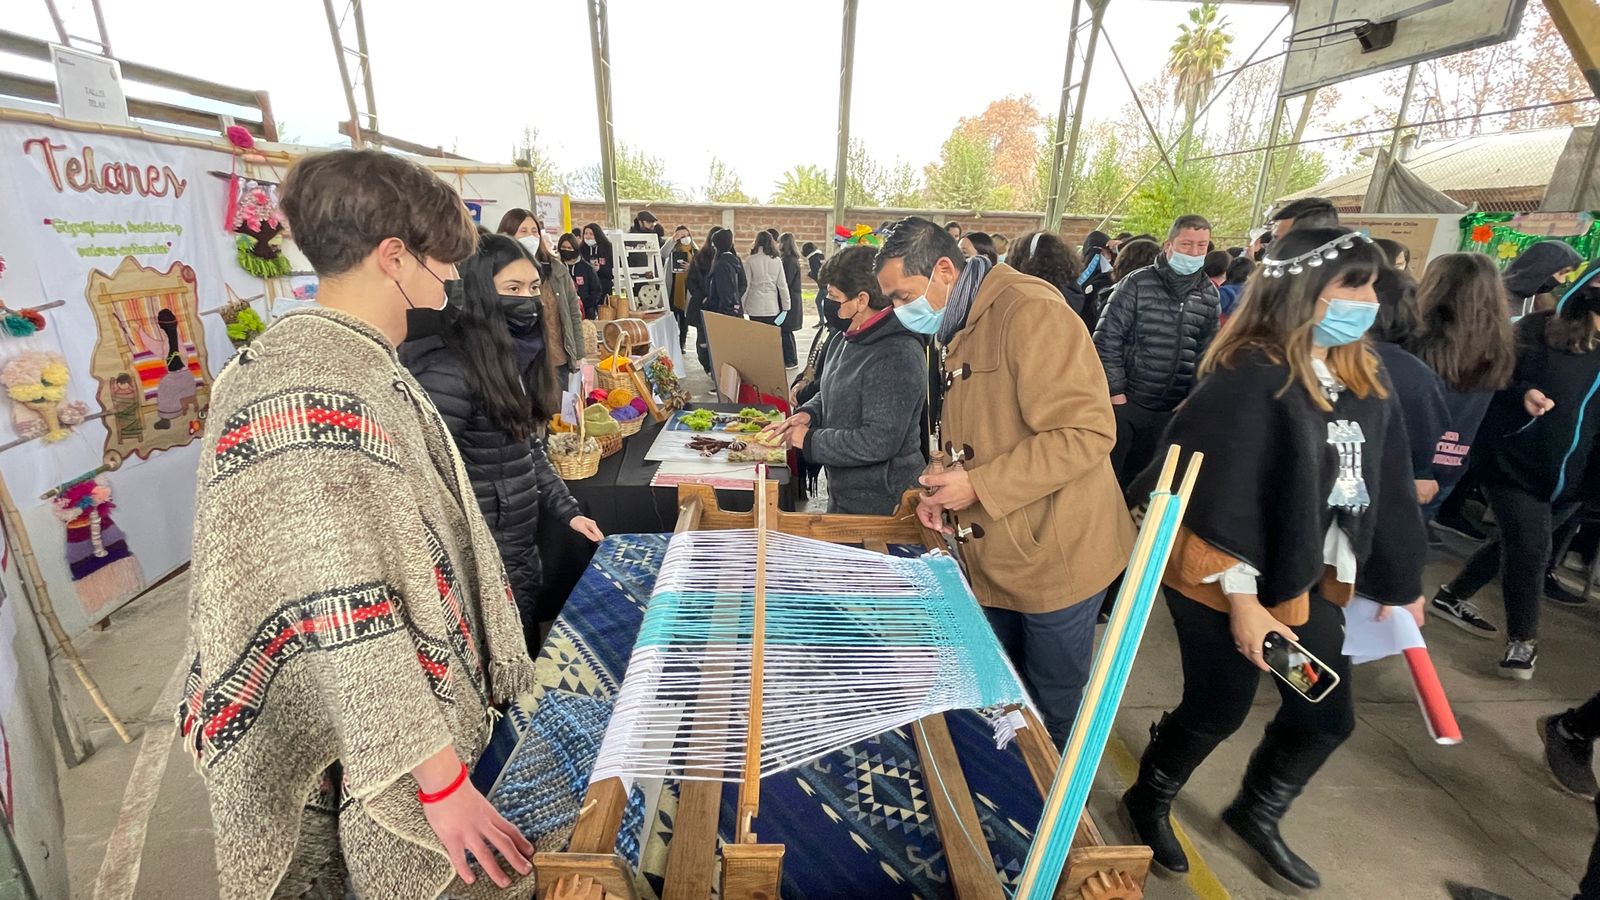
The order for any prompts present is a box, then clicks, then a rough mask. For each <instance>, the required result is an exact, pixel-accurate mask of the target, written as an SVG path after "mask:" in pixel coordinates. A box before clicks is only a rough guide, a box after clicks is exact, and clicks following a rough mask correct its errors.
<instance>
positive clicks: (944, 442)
mask: <svg viewBox="0 0 1600 900" xmlns="http://www.w3.org/2000/svg"><path fill="white" fill-rule="evenodd" d="M875 269H876V271H877V275H878V284H879V286H880V287H881V288H882V289H883V293H884V295H885V296H887V297H888V298H889V299H890V301H891V302H892V303H893V304H894V307H895V314H896V315H897V316H898V317H899V318H900V321H901V323H902V324H904V325H905V326H906V327H907V328H909V329H911V330H912V331H917V332H920V333H923V334H928V335H933V336H935V339H936V340H935V344H936V348H937V354H938V357H939V359H940V374H941V378H940V380H939V385H940V387H941V388H942V390H941V393H942V395H943V402H942V404H940V406H939V409H940V412H939V415H938V416H937V418H936V419H935V433H934V442H935V444H936V445H937V446H938V447H940V448H941V449H942V450H944V452H945V453H946V454H947V457H948V459H950V460H951V462H952V468H951V469H949V470H948V471H946V472H944V473H942V474H930V475H924V476H923V478H922V484H923V485H925V486H926V487H927V488H928V489H929V491H930V494H929V496H928V497H927V498H926V499H924V500H923V502H922V504H921V505H920V506H919V507H918V516H919V517H920V518H921V519H922V521H923V524H925V525H927V526H929V527H930V528H935V529H942V530H943V531H945V532H946V533H948V534H951V535H953V536H954V538H955V540H956V541H957V542H958V543H959V546H960V553H961V558H962V562H963V563H964V565H965V568H966V573H967V578H968V580H969V581H970V582H971V584H972V590H973V593H974V594H975V595H976V596H977V598H978V602H979V603H981V604H982V605H983V606H984V608H985V612H986V613H987V615H988V617H989V622H990V624H991V625H992V626H993V628H994V630H995V634H996V635H997V636H998V637H999V639H1000V643H1001V644H1002V645H1003V646H1004V647H1005V648H1006V652H1007V654H1008V655H1009V656H1010V657H1011V659H1012V661H1013V663H1014V664H1015V665H1016V667H1017V671H1018V672H1019V673H1020V674H1021V675H1022V677H1023V679H1024V681H1025V683H1026V684H1027V685H1028V689H1029V691H1030V692H1031V693H1032V694H1033V696H1034V699H1035V700H1036V701H1037V702H1038V705H1039V709H1040V711H1041V712H1042V713H1043V714H1044V721H1045V727H1046V728H1047V729H1048V730H1049V732H1050V736H1051V737H1052V738H1053V739H1054V740H1055V741H1056V743H1057V745H1058V746H1060V745H1062V744H1064V742H1065V740H1066V737H1067V735H1068V733H1069V732H1070V731H1071V728H1072V720H1073V718H1074V716H1076V715H1077V711H1078V705H1079V702H1080V701H1081V699H1082V697H1083V686H1084V684H1085V682H1086V681H1087V679H1088V673H1089V663H1090V660H1091V657H1092V656H1093V652H1094V646H1093V643H1094V626H1095V618H1096V615H1097V613H1098V612H1099V609H1100V602H1101V599H1102V598H1103V596H1104V594H1105V590H1106V587H1107V585H1109V584H1110V583H1111V581H1112V579H1114V578H1115V577H1116V576H1117V574H1118V573H1119V572H1121V571H1122V568H1123V566H1124V564H1125V562H1126V560H1127V558H1128V552H1129V550H1130V549H1131V548H1132V546H1133V523H1132V522H1131V521H1130V520H1129V519H1128V513H1127V508H1126V505H1125V504H1124V503H1123V501H1122V493H1121V490H1120V489H1119V488H1118V487H1117V481H1116V476H1115V474H1114V473H1113V472H1112V469H1111V460H1110V456H1111V448H1112V446H1113V445H1114V444H1115V441H1116V423H1115V420H1114V418H1113V416H1112V411H1111V403H1110V400H1109V397H1110V392H1109V391H1108V390H1107V387H1106V380H1105V373H1104V372H1103V371H1102V370H1101V367H1100V364H1099V360H1098V358H1097V357H1096V355H1095V351H1094V345H1093V343H1092V342H1091V341H1090V339H1089V332H1088V330H1087V329H1086V328H1085V327H1084V325H1083V321H1082V320H1081V319H1079V318H1078V317H1077V316H1076V315H1075V314H1073V312H1072V310H1071V309H1069V308H1068V307H1067V306H1066V304H1064V303H1062V302H1061V295H1060V294H1059V293H1058V292H1057V291H1056V290H1055V289H1054V288H1052V287H1051V286H1050V285H1049V284H1048V283H1046V282H1044V281H1042V280H1040V279H1037V278H1033V277H1030V276H1027V275H1023V274H1022V273H1020V272H1018V271H1017V270H1015V269H1013V268H1011V267H1010V266H1007V265H1003V264H1002V265H999V266H994V267H991V266H990V264H989V261H988V260H986V259H983V258H981V257H974V258H972V259H963V258H962V256H961V250H960V248H959V247H958V246H957V244H956V240H955V238H953V237H951V236H950V234H949V232H947V231H946V230H945V229H943V228H941V227H940V226H939V225H938V224H936V223H934V222H930V221H928V220H927V219H922V218H918V217H915V216H913V217H911V218H907V219H902V220H901V221H899V222H897V223H895V224H894V225H893V226H892V227H891V228H890V230H889V235H888V237H887V238H886V239H885V241H884V244H883V247H882V249H880V250H879V251H878V256H877V261H876V263H875Z"/></svg>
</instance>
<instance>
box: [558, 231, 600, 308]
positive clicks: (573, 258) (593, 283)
mask: <svg viewBox="0 0 1600 900" xmlns="http://www.w3.org/2000/svg"><path fill="white" fill-rule="evenodd" d="M582 248H583V241H582V240H581V239H579V238H576V237H573V236H572V235H570V234H563V235H562V236H561V239H560V240H558V241H556V253H557V254H558V255H559V256H560V257H561V264H562V265H563V266H566V268H567V274H568V275H570V276H572V284H573V286H574V287H576V288H577V290H578V300H579V301H581V302H582V303H583V317H584V318H585V319H593V318H594V317H596V316H598V315H600V307H601V306H602V305H604V304H605V302H606V289H605V287H604V286H603V285H602V284H601V283H600V275H599V273H597V272H595V270H594V266H592V265H590V264H589V261H588V260H587V259H584V258H583V249H582Z"/></svg>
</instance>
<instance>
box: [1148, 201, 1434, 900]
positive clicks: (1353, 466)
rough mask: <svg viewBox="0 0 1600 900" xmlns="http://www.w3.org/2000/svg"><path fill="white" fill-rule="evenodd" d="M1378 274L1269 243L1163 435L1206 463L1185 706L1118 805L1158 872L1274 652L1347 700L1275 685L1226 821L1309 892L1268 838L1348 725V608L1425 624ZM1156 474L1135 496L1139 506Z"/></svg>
mask: <svg viewBox="0 0 1600 900" xmlns="http://www.w3.org/2000/svg"><path fill="white" fill-rule="evenodd" d="M1384 265H1385V263H1384V261H1383V259H1382V256H1381V253H1380V251H1379V250H1378V249H1377V248H1376V247H1374V246H1373V245H1372V244H1371V242H1370V241H1368V240H1367V239H1366V238H1365V237H1363V236H1361V235H1358V234H1353V233H1351V232H1348V231H1345V230H1343V229H1339V228H1305V229H1295V230H1294V231H1292V232H1290V233H1289V234H1287V235H1286V236H1284V237H1283V238H1281V239H1279V240H1277V241H1274V242H1273V243H1272V245H1271V247H1270V248H1269V251H1268V255H1267V256H1266V258H1265V259H1264V260H1263V271H1261V272H1258V273H1257V274H1256V276H1255V277H1254V278H1253V279H1251V281H1250V283H1249V286H1248V287H1246V289H1245V296H1244V299H1243V300H1242V301H1241V303H1240V305H1239V307H1238V309H1237V310H1236V311H1235V313H1234V316H1233V317H1232V318H1231V319H1229V320H1228V324H1227V327H1225V328H1224V329H1223V330H1222V332H1221V334H1219V335H1218V336H1217V338H1216V340H1215V341H1214V342H1213V343H1212V345H1211V348H1210V349H1209V350H1208V351H1207V352H1206V355H1205V357H1204V359H1203V360H1202V362H1201V367H1200V373H1201V376H1202V379H1201V381H1200V382H1199V384H1198V385H1197V386H1196V387H1195V390H1194V392H1193V393H1192V394H1190V395H1189V399H1188V400H1187V402H1185V404H1184V405H1183V406H1182V407H1179V409H1178V412H1177V414H1176V415H1175V416H1174V417H1173V420H1172V423H1171V425H1170V426H1169V427H1168V429H1167V433H1166V440H1167V442H1169V443H1172V444H1177V445H1179V446H1180V447H1182V448H1183V450H1184V451H1185V452H1192V451H1201V452H1204V453H1205V462H1204V464H1203V466H1202V468H1201V470H1200V477H1199V480H1198V482H1197V483H1196V485H1195V490H1194V494H1193V497H1192V499H1191V501H1190V504H1189V508H1188V511H1187V513H1186V515H1185V517H1184V522H1183V529H1182V530H1181V531H1180V533H1179V535H1178V539H1177V543H1176V545H1175V547H1174V550H1173V555H1172V559H1171V562H1170V563H1169V564H1168V566H1167V570H1166V573H1165V576H1164V578H1163V583H1164V586H1165V593H1166V600H1167V608H1168V609H1169V610H1171V612H1172V619H1173V624H1174V625H1176V627H1177V632H1178V649H1179V653H1180V655H1181V657H1182V663H1183V699H1182V701H1181V702H1180V703H1179V704H1178V707H1177V708H1176V709H1174V710H1173V711H1172V712H1170V713H1167V714H1164V715H1163V716H1162V717H1161V721H1160V722H1159V723H1157V724H1156V725H1154V726H1152V727H1151V729H1150V732H1151V740H1150V744H1149V746H1148V747H1147V748H1146V750H1145V752H1144V758H1143V759H1142V760H1141V761H1140V764H1139V779H1138V781H1137V782H1136V783H1135V784H1134V785H1133V787H1132V788H1130V789H1129V790H1128V792H1127V793H1126V794H1124V795H1123V798H1122V802H1123V805H1124V807H1125V808H1126V810H1127V812H1128V814H1129V817H1130V818H1131V819H1132V822H1133V825H1134V827H1135V828H1136V830H1137V831H1138V833H1139V836H1140V839H1141V840H1142V841H1143V842H1144V843H1146V844H1149V845H1150V847H1151V848H1152V849H1153V850H1154V851H1155V861H1156V863H1157V864H1159V865H1161V866H1162V867H1164V868H1166V869H1168V870H1170V871H1173V872H1186V871H1188V865H1189V864H1188V859H1187V858H1186V857H1185V855H1184V852H1183V848H1182V847H1181V846H1180V845H1179V843H1178V841H1177V839H1176V838H1175V836H1174V835H1173V831H1172V826H1171V823H1170V821H1169V819H1168V815H1169V812H1170V810H1171V805H1172V801H1173V798H1174V797H1176V796H1177V794H1178V791H1179V790H1180V789H1182V787H1183V785H1184V782H1186V781H1187V780H1188V778H1189V776H1190V774H1191V773H1193V772H1194V770H1195V769H1196V768H1197V767H1198V766H1199V765H1200V764H1201V763H1202V762H1204V761H1205V759H1206V757H1207V755H1209V754H1210V753H1211V751H1212V750H1214V749H1215V748H1216V747H1217V745H1218V744H1220V743H1222V741H1223V740H1225V739H1226V738H1227V737H1228V736H1230V735H1232V734H1233V733H1234V732H1235V731H1237V730H1238V729H1239V726H1240V725H1242V724H1243V723H1244V720H1245V717H1246V715H1248V714H1249V712H1250V705H1251V701H1252V700H1253V699H1254V697H1255V693H1256V686H1257V685H1258V684H1259V682H1260V680H1261V678H1260V676H1261V672H1262V671H1270V669H1269V667H1268V665H1267V662H1266V657H1267V656H1268V655H1270V654H1269V653H1267V652H1266V650H1267V648H1266V647H1264V645H1265V644H1267V642H1268V640H1269V635H1271V636H1272V637H1271V639H1270V640H1271V643H1272V644H1273V645H1274V648H1282V647H1284V646H1285V642H1284V640H1283V639H1288V640H1289V641H1293V642H1296V643H1297V644H1298V647H1299V648H1303V651H1304V652H1305V653H1306V654H1307V655H1309V656H1310V657H1312V658H1314V659H1315V660H1320V661H1321V663H1322V664H1323V666H1322V667H1321V678H1322V679H1323V680H1331V676H1337V678H1338V681H1339V684H1338V686H1337V687H1335V688H1334V689H1332V690H1331V691H1316V692H1313V691H1311V690H1309V688H1308V685H1307V683H1306V681H1307V680H1306V679H1304V678H1298V679H1295V681H1296V683H1294V684H1291V682H1290V681H1289V680H1287V679H1285V678H1278V679H1275V680H1274V684H1275V685H1276V686H1277V688H1278V692H1279V694H1281V695H1282V705H1281V706H1280V707H1279V709H1278V713H1277V715H1276V716H1275V717H1274V718H1273V720H1272V722H1271V723H1269V724H1268V725H1267V728H1266V734H1265V735H1264V736H1263V737H1262V739H1261V742H1260V743H1259V744H1257V745H1256V749H1255V752H1254V753H1252V754H1251V756H1250V762H1249V763H1248V765H1247V766H1246V767H1245V772H1244V780H1243V784H1242V786H1241V787H1240V789H1239V794H1238V797H1237V798H1236V799H1235V800H1234V801H1233V803H1232V804H1231V805H1230V806H1229V807H1228V808H1227V809H1226V810H1225V811H1224V812H1223V814H1222V818H1223V821H1224V822H1225V823H1226V824H1227V825H1228V827H1229V828H1230V829H1232V830H1233V831H1234V832H1235V833H1236V834H1237V835H1238V836H1239V837H1240V838H1242V839H1243V840H1244V842H1245V843H1246V844H1247V845H1249V846H1250V847H1251V848H1252V849H1253V850H1254V851H1255V852H1256V853H1257V854H1259V855H1260V856H1261V858H1262V860H1263V861H1265V862H1266V864H1267V865H1268V866H1269V867H1270V868H1271V870H1272V871H1273V872H1274V873H1276V874H1277V875H1278V876H1280V877H1281V878H1282V879H1283V880H1285V881H1287V882H1289V883H1291V884H1293V885H1295V886H1297V887H1300V888H1307V889H1310V888H1316V887H1318V886H1319V885H1320V883H1321V881H1320V878H1319V877H1318V875H1317V871H1316V869H1314V868H1312V866H1311V865H1310V864H1309V863H1307V862H1306V861H1305V860H1303V859H1301V858H1300V857H1299V856H1297V855H1295V853H1294V852H1293V851H1292V850H1290V849H1289V847H1288V846H1287V845H1285V843H1284V841H1283V837H1282V836H1281V835H1280V834H1279V832H1278V823H1279V821H1280V820H1281V819H1282V818H1283V816H1284V814H1285V813H1287V812H1288V810H1289V806H1290V804H1291V803H1293V802H1294V799H1295V797H1297V796H1298V795H1299V794H1300V792H1301V790H1303V789H1304V788H1305V786H1306V783H1307V782H1308V781H1310V780H1311V777H1312V776H1313V775H1315V774H1316V772H1317V770H1318V769H1320V768H1321V767H1322V764H1323V763H1324V762H1326V761H1327V759H1328V757H1329V756H1330V755H1331V754H1332V753H1333V751H1334V750H1335V749H1337V748H1338V747H1339V745H1340V744H1342V743H1344V741H1345V739H1346V738H1347V737H1349V736H1350V733H1351V731H1352V730H1353V729H1354V728H1355V702H1354V700H1353V698H1352V696H1351V685H1350V679H1349V671H1350V664H1349V660H1348V659H1346V658H1345V657H1344V656H1343V655H1342V654H1341V652H1340V651H1341V647H1342V645H1343V624H1344V619H1343V612H1342V609H1341V607H1342V606H1343V605H1344V604H1345V603H1346V602H1348V601H1349V600H1350V598H1351V597H1352V595H1353V594H1354V593H1355V592H1356V591H1357V590H1358V589H1359V591H1360V592H1361V594H1362V595H1363V596H1366V597H1370V598H1372V599H1374V600H1376V601H1377V602H1378V603H1380V604H1383V605H1384V606H1385V607H1386V608H1385V609H1383V611H1382V612H1383V613H1384V614H1388V613H1389V612H1391V610H1390V609H1388V608H1387V607H1392V606H1404V607H1407V612H1408V613H1409V614H1410V615H1411V616H1412V617H1413V618H1415V619H1416V620H1417V622H1418V623H1419V624H1420V623H1421V621H1422V597H1421V590H1422V582H1421V575H1422V572H1421V564H1422V558H1423V556H1424V554H1425V551H1426V547H1427V541H1426V537H1425V532H1424V530H1423V524H1422V516H1421V513H1420V512H1419V510H1418V507H1417V498H1416V495H1415V493H1414V488H1413V484H1412V475H1411V457H1410V452H1409V447H1408V445H1407V441H1406V436H1405V426H1404V422H1403V419H1402V415H1401V412H1400V408H1399V405H1398V403H1397V402H1396V399H1395V397H1394V390H1393V388H1392V387H1391V386H1390V385H1389V384H1388V382H1387V378H1386V376H1385V374H1384V372H1383V369H1382V367H1381V365H1380V364H1379V361H1378V357H1377V355H1376V354H1375V353H1374V352H1373V350H1372V348H1371V346H1370V344H1369V341H1368V339H1367V338H1366V337H1365V334H1366V331H1367V329H1368V327H1370V326H1371V324H1372V322H1373V319H1374V317H1375V316H1376V314H1377V312H1378V303H1377V296H1376V294H1375V293H1374V290H1373V282H1374V280H1375V279H1376V277H1377V275H1378V273H1379V271H1380V270H1381V269H1382V268H1383V266H1384ZM1162 456H1164V453H1163V454H1158V455H1157V457H1156V460H1157V463H1156V468H1159V464H1160V460H1161V458H1162ZM1153 476H1154V469H1152V471H1151V472H1147V473H1145V475H1144V476H1143V477H1141V478H1140V479H1138V480H1137V481H1136V482H1135V484H1134V487H1133V492H1137V493H1133V492H1130V496H1133V497H1143V496H1144V493H1143V490H1147V489H1148V488H1147V487H1144V488H1141V486H1142V485H1143V486H1148V485H1149V484H1150V483H1152V482H1153V481H1154V477H1153ZM1402 614H1405V613H1402ZM1287 649H1288V650H1289V651H1290V655H1292V654H1293V653H1294V652H1297V648H1296V647H1295V646H1293V645H1288V646H1287ZM1300 674H1304V673H1303V672H1302V673H1300ZM1315 674H1316V673H1313V678H1314V679H1315ZM1303 692H1304V693H1303ZM1308 696H1310V697H1315V698H1316V699H1315V702H1313V701H1312V700H1311V699H1308Z"/></svg>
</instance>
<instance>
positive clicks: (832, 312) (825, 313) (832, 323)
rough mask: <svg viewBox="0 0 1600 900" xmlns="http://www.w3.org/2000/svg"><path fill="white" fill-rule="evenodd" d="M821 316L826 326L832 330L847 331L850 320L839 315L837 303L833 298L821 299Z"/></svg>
mask: <svg viewBox="0 0 1600 900" xmlns="http://www.w3.org/2000/svg"><path fill="white" fill-rule="evenodd" d="M822 318H823V320H824V321H825V322H827V324H828V327H829V328H832V329H833V330H834V331H848V330H849V329H850V320H849V319H846V318H845V317H843V316H841V315H839V303H838V302H836V301H833V300H824V301H822Z"/></svg>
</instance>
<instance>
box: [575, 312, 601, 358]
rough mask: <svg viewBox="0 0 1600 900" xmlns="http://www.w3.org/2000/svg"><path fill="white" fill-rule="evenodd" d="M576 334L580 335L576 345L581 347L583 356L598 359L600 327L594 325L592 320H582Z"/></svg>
mask: <svg viewBox="0 0 1600 900" xmlns="http://www.w3.org/2000/svg"><path fill="white" fill-rule="evenodd" d="M578 333H579V335H580V336H579V338H578V343H580V344H582V345H583V355H584V356H585V357H586V358H588V359H599V358H600V353H601V350H602V348H601V346H600V326H598V325H596V324H595V323H594V320H593V319H584V320H583V324H582V325H580V326H578Z"/></svg>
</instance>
